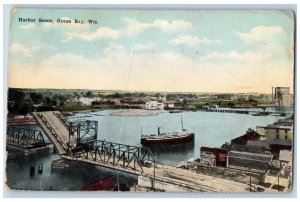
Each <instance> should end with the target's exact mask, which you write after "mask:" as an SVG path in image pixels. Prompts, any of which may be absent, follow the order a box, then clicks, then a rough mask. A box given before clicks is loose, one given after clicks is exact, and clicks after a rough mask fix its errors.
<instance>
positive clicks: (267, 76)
mask: <svg viewBox="0 0 300 202" xmlns="http://www.w3.org/2000/svg"><path fill="white" fill-rule="evenodd" d="M136 47H137V49H146V48H147V47H151V44H136ZM269 57H270V56H268V55H260V54H259V53H255V52H250V51H249V52H243V53H241V52H237V51H230V52H228V53H221V52H213V53H211V54H208V55H206V56H203V57H200V58H191V57H186V56H185V55H183V54H181V53H175V52H163V53H161V52H146V51H144V52H143V51H136V52H135V53H134V54H132V52H131V51H128V48H126V47H124V46H121V45H120V44H116V43H109V45H108V46H107V47H105V48H104V49H103V52H102V54H100V53H99V56H96V57H94V58H87V57H86V56H83V55H80V54H72V53H65V54H56V55H53V56H51V57H49V58H47V59H44V60H43V61H42V62H40V63H39V64H38V65H36V64H24V63H22V64H21V63H19V64H10V74H9V86H10V87H29V88H30V87H40V88H85V89H115V90H117V89H118V90H120V89H121V90H131V91H137V90H143V91H184V92H193V91H204V92H206V91H216V92H249V91H258V92H269V91H270V86H272V85H273V86H280V85H284V86H291V87H292V86H293V79H292V78H293V64H291V63H285V62H282V63H276V62H272V61H273V60H270V58H269ZM21 75H22V76H21ZM32 75H34V76H35V79H34V80H32V79H27V78H32ZM24 78H25V79H24ZM92 81H97V82H92ZM253 81H255V82H253Z"/></svg>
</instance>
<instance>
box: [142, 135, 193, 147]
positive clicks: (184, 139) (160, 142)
mask: <svg viewBox="0 0 300 202" xmlns="http://www.w3.org/2000/svg"><path fill="white" fill-rule="evenodd" d="M194 139H195V138H194V133H191V134H189V135H188V136H186V137H182V138H173V139H172V138H170V139H158V140H155V139H148V138H147V137H142V139H141V144H142V145H180V144H186V143H193V142H194Z"/></svg>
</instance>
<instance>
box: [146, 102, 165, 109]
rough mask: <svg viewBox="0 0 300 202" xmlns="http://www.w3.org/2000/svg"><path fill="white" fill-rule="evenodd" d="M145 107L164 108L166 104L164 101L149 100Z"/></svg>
mask: <svg viewBox="0 0 300 202" xmlns="http://www.w3.org/2000/svg"><path fill="white" fill-rule="evenodd" d="M145 108H146V109H147V110H156V109H159V110H163V109H164V104H163V103H159V102H158V101H147V102H146V105H145Z"/></svg>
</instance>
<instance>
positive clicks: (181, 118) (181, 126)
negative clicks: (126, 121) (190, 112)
mask: <svg viewBox="0 0 300 202" xmlns="http://www.w3.org/2000/svg"><path fill="white" fill-rule="evenodd" d="M181 130H182V131H183V121H182V114H181Z"/></svg>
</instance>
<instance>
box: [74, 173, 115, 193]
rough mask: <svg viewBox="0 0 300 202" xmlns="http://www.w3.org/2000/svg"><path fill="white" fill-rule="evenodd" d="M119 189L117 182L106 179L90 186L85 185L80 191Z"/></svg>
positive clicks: (110, 178) (109, 178)
mask: <svg viewBox="0 0 300 202" xmlns="http://www.w3.org/2000/svg"><path fill="white" fill-rule="evenodd" d="M115 187H117V183H116V181H115V180H114V179H113V178H112V177H111V176H109V177H105V178H102V179H99V180H97V181H96V182H92V183H90V184H86V185H83V186H81V187H80V188H79V190H80V191H112V190H114V188H115Z"/></svg>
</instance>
